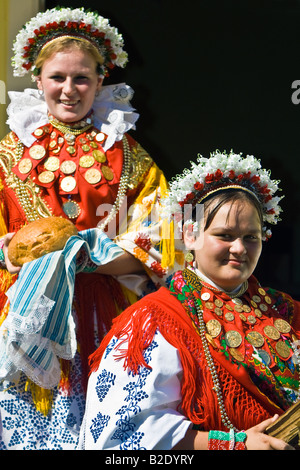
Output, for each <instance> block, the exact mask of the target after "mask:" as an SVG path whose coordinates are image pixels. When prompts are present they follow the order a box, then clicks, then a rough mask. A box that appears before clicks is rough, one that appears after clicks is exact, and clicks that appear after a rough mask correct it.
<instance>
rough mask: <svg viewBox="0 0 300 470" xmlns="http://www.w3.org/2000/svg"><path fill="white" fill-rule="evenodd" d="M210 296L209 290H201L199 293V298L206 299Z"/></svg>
mask: <svg viewBox="0 0 300 470" xmlns="http://www.w3.org/2000/svg"><path fill="white" fill-rule="evenodd" d="M209 298H210V293H209V292H203V294H201V299H202V300H208V299H209Z"/></svg>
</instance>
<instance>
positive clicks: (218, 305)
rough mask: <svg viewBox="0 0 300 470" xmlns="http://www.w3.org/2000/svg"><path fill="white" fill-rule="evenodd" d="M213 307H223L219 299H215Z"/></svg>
mask: <svg viewBox="0 0 300 470" xmlns="http://www.w3.org/2000/svg"><path fill="white" fill-rule="evenodd" d="M215 306H216V307H223V302H222V300H220V299H215Z"/></svg>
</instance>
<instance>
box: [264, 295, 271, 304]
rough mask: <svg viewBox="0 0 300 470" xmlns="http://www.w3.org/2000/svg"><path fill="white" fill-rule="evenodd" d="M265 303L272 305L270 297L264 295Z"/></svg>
mask: <svg viewBox="0 0 300 470" xmlns="http://www.w3.org/2000/svg"><path fill="white" fill-rule="evenodd" d="M265 302H267V304H269V305H271V303H272V299H271V297H269V296H268V295H266V296H265Z"/></svg>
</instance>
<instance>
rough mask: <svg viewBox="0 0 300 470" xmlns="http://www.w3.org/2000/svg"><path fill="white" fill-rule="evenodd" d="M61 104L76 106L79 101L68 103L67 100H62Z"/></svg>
mask: <svg viewBox="0 0 300 470" xmlns="http://www.w3.org/2000/svg"><path fill="white" fill-rule="evenodd" d="M60 103H61V104H63V105H64V106H75V105H76V104H77V103H78V101H77V100H76V101H66V100H60Z"/></svg>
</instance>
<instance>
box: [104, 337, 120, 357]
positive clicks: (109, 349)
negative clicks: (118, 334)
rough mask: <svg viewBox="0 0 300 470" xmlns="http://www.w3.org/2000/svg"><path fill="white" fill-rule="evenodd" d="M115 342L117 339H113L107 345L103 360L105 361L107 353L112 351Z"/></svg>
mask: <svg viewBox="0 0 300 470" xmlns="http://www.w3.org/2000/svg"><path fill="white" fill-rule="evenodd" d="M117 342H118V340H117V338H113V339H112V340H111V342H110V343H109V345H108V346H107V348H106V350H105V354H104V359H106V358H107V356H108V355H109V353H110V352H111V351H112V350H113V349H114V347H115V345H116V343H117Z"/></svg>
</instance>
